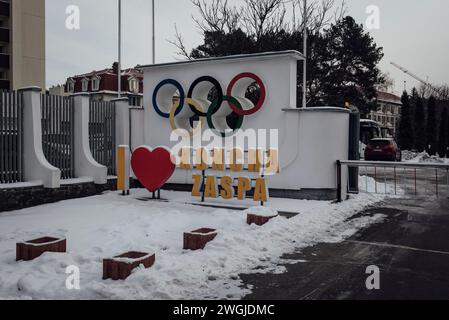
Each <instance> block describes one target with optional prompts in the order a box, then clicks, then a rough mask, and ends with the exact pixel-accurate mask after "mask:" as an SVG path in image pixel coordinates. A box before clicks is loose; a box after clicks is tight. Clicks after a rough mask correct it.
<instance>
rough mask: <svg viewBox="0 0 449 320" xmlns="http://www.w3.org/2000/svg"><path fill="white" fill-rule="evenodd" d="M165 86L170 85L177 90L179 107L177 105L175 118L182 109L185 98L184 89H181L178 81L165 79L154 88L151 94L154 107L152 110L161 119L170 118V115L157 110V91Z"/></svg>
mask: <svg viewBox="0 0 449 320" xmlns="http://www.w3.org/2000/svg"><path fill="white" fill-rule="evenodd" d="M165 85H172V86H174V87H175V88H176V89H178V91H179V105H178V107H177V108H176V112H175V116H177V115H178V114H179V113H180V112H181V111H182V108H183V107H184V102H185V97H186V96H185V92H184V88H183V87H182V85H181V84H180V83H179V82H178V81H176V80H173V79H166V80H163V81H162V82H160V83H159V84H158V85H157V86H156V88H155V89H154V92H153V107H154V110H156V112H157V114H158V115H160V116H161V117H162V118H165V119H169V118H170V114H169V113H165V112H163V111H161V109H160V108H159V106H158V104H157V95H158V93H159V90H160V89H161V88H162V87H163V86H165Z"/></svg>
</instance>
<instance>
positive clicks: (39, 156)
mask: <svg viewBox="0 0 449 320" xmlns="http://www.w3.org/2000/svg"><path fill="white" fill-rule="evenodd" d="M21 92H22V94H23V166H24V168H23V169H24V179H25V181H42V184H43V185H44V187H46V188H59V186H60V180H61V170H59V169H58V168H55V167H53V166H52V165H51V164H50V163H49V162H48V161H47V159H46V158H45V155H44V152H43V149H42V120H41V119H42V116H41V96H40V95H41V89H40V88H37V87H31V88H25V89H22V90H21Z"/></svg>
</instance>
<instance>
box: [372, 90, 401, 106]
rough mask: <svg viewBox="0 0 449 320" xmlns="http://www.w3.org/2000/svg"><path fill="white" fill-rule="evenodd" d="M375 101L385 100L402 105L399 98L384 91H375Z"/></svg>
mask: <svg viewBox="0 0 449 320" xmlns="http://www.w3.org/2000/svg"><path fill="white" fill-rule="evenodd" d="M377 101H379V102H387V103H392V104H398V105H402V101H401V98H400V97H398V96H397V95H395V94H393V93H388V92H384V91H378V92H377Z"/></svg>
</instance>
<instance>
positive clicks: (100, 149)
mask: <svg viewBox="0 0 449 320" xmlns="http://www.w3.org/2000/svg"><path fill="white" fill-rule="evenodd" d="M115 126H116V114H115V104H114V103H113V102H105V101H92V100H91V102H90V112H89V144H90V150H91V152H92V155H93V157H94V159H95V160H96V161H97V162H98V163H99V164H102V165H104V166H106V167H107V168H108V175H115V174H116V152H117V151H116V147H117V146H116V138H115V136H116V135H115V133H116V128H115Z"/></svg>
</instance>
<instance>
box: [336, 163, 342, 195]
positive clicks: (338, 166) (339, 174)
mask: <svg viewBox="0 0 449 320" xmlns="http://www.w3.org/2000/svg"><path fill="white" fill-rule="evenodd" d="M341 179H342V178H341V161H340V160H338V161H337V201H338V202H342V201H343V195H342V181H341Z"/></svg>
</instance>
